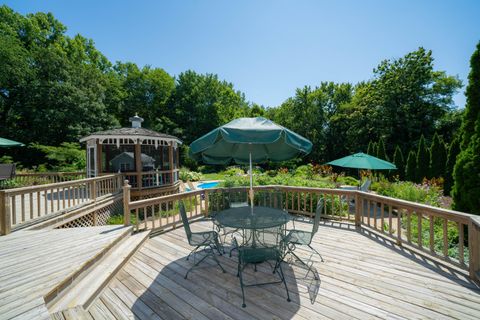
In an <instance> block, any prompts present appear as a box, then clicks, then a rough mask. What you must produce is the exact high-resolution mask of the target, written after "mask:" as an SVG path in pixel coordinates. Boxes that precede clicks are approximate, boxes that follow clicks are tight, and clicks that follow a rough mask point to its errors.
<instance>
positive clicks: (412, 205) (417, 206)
mask: <svg viewBox="0 0 480 320" xmlns="http://www.w3.org/2000/svg"><path fill="white" fill-rule="evenodd" d="M356 192H357V193H358V194H359V195H361V196H362V198H365V199H368V200H374V201H379V202H380V201H381V202H383V203H385V204H390V205H393V206H397V207H400V208H403V209H407V210H412V211H421V212H423V213H434V214H436V215H439V216H442V217H446V218H448V219H449V220H453V221H458V222H462V223H468V221H469V220H470V219H471V218H474V219H477V216H475V215H473V214H470V213H465V212H460V211H455V210H449V209H444V208H438V207H433V206H430V205H427V204H422V203H416V202H411V201H407V200H401V199H397V198H390V197H386V196H381V195H378V194H372V193H368V192H363V191H356ZM479 223H480V221H479Z"/></svg>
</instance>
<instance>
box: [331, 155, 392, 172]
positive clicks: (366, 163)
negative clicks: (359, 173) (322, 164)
mask: <svg viewBox="0 0 480 320" xmlns="http://www.w3.org/2000/svg"><path fill="white" fill-rule="evenodd" d="M327 164H330V165H332V166H339V167H344V168H355V169H369V170H395V169H397V167H396V166H395V165H394V164H393V163H391V162H388V161H385V160H382V159H379V158H376V157H374V156H371V155H369V154H366V153H362V152H360V153H355V154H352V155H350V156H347V157H343V158H340V159H337V160H333V161H330V162H328V163H327Z"/></svg>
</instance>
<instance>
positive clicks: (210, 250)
mask: <svg viewBox="0 0 480 320" xmlns="http://www.w3.org/2000/svg"><path fill="white" fill-rule="evenodd" d="M179 210H180V216H181V217H182V222H183V228H184V229H185V233H186V234H187V239H188V244H189V245H191V246H192V247H195V248H194V249H193V250H192V251H191V252H190V253H189V254H188V256H187V260H188V259H189V258H190V256H191V255H193V266H191V267H190V269H188V271H187V273H186V274H185V279H187V277H188V274H189V273H190V271H191V270H192V269H193V268H195V267H196V266H198V265H199V264H200V263H201V262H202V261H203V260H205V259H206V258H207V257H212V258H213V260H215V262H216V263H217V265H218V266H219V267H220V269H222V271H223V273H225V272H226V271H225V269H223V267H222V265H221V264H220V262H219V261H218V259H217V256H216V254H215V250H217V251H218V253H219V254H220V255H221V254H222V253H221V252H220V243H219V242H218V233H217V232H215V231H204V232H192V231H191V229H190V222H189V221H188V218H187V212H186V211H185V205H184V203H183V201H179ZM199 249H201V250H202V251H204V252H205V256H203V257H202V258H201V259H200V260H199V261H197V262H195V256H196V254H197V253H198V252H199Z"/></svg>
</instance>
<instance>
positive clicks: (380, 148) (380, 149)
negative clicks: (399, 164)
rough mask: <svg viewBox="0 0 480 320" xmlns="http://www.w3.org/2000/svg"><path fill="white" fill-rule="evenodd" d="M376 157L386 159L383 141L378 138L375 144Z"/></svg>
mask: <svg viewBox="0 0 480 320" xmlns="http://www.w3.org/2000/svg"><path fill="white" fill-rule="evenodd" d="M375 156H376V157H377V158H379V159H382V160H386V161H388V156H387V151H386V150H385V141H383V139H382V138H380V141H378V145H377V153H376V155H375Z"/></svg>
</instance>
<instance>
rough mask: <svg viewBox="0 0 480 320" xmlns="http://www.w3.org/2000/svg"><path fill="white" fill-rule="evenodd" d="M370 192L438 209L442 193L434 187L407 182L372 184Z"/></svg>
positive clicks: (382, 181) (383, 181)
mask: <svg viewBox="0 0 480 320" xmlns="http://www.w3.org/2000/svg"><path fill="white" fill-rule="evenodd" d="M372 190H374V191H376V192H377V193H378V194H380V195H384V196H387V197H392V198H397V199H402V200H407V201H412V202H418V203H424V204H428V205H431V206H436V207H439V206H440V203H441V197H442V191H441V190H440V188H438V187H436V186H431V185H427V184H422V185H419V184H415V183H413V182H409V181H399V182H393V183H392V182H388V181H386V180H384V179H383V180H381V181H378V182H375V183H373V184H372Z"/></svg>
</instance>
